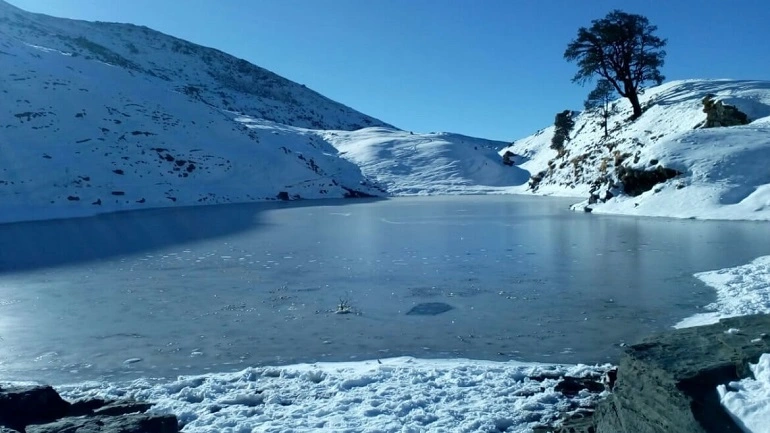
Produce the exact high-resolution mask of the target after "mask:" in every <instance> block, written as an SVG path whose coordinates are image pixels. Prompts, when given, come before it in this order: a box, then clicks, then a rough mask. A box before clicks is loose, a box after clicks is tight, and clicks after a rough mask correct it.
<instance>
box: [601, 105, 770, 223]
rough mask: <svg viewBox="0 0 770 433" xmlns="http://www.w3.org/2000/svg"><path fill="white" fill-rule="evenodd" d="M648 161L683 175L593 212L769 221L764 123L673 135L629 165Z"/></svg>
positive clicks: (769, 133) (769, 155)
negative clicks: (654, 161) (655, 162)
mask: <svg viewBox="0 0 770 433" xmlns="http://www.w3.org/2000/svg"><path fill="white" fill-rule="evenodd" d="M763 120H764V119H763ZM653 160H657V161H659V163H660V164H661V165H662V166H664V167H667V168H672V169H675V170H678V171H680V172H682V173H684V175H683V176H682V177H681V179H679V178H678V179H674V180H670V181H668V182H666V183H664V184H660V185H658V186H657V187H655V188H653V189H652V190H650V191H648V192H646V193H644V194H642V195H640V196H638V197H628V196H621V197H618V198H616V199H613V200H610V201H609V202H607V203H601V204H597V205H596V206H595V207H594V212H596V213H611V214H616V213H617V214H627V215H648V216H665V217H677V218H697V219H724V220H770V171H768V170H767V166H768V164H769V163H770V123H766V122H765V123H761V124H756V125H755V124H751V125H746V126H736V127H731V128H712V129H698V130H693V131H688V132H686V133H683V134H678V135H674V136H672V137H671V138H670V139H668V140H661V141H658V142H657V143H654V144H651V145H648V146H645V147H643V148H642V149H641V150H640V151H639V162H638V163H637V164H631V166H633V167H634V168H640V169H641V168H644V165H645V164H649V161H653Z"/></svg>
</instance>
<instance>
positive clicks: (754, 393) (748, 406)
mask: <svg viewBox="0 0 770 433" xmlns="http://www.w3.org/2000/svg"><path fill="white" fill-rule="evenodd" d="M750 368H751V372H752V373H753V374H754V378H753V379H743V380H741V381H739V382H730V384H729V385H727V386H725V385H719V386H718V387H717V392H719V400H720V402H721V403H722V406H724V408H725V409H727V411H728V412H729V413H730V415H731V416H732V417H733V419H734V420H735V421H736V424H738V425H739V426H740V427H741V428H743V430H744V431H745V432H746V433H767V432H768V431H770V354H768V353H765V354H764V355H762V356H761V357H760V358H759V362H758V363H757V364H752V365H750Z"/></svg>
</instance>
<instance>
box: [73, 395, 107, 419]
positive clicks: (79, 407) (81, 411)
mask: <svg viewBox="0 0 770 433" xmlns="http://www.w3.org/2000/svg"><path fill="white" fill-rule="evenodd" d="M107 403H109V402H107V401H105V400H102V399H100V398H95V399H93V400H77V401H73V402H72V403H71V404H70V409H69V412H67V416H84V415H91V414H93V413H94V410H95V409H99V408H100V407H102V406H104V405H106V404H107Z"/></svg>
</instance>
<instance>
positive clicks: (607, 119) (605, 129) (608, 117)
mask: <svg viewBox="0 0 770 433" xmlns="http://www.w3.org/2000/svg"><path fill="white" fill-rule="evenodd" d="M607 114H609V113H608V112H606V111H605V114H604V138H607V137H609V136H610V132H609V131H607V124H608V123H610V116H608V115H607Z"/></svg>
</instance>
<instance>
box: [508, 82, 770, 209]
mask: <svg viewBox="0 0 770 433" xmlns="http://www.w3.org/2000/svg"><path fill="white" fill-rule="evenodd" d="M707 94H713V95H715V99H716V100H717V101H722V102H724V103H725V104H730V105H735V106H736V107H737V108H738V109H740V110H742V111H743V112H744V113H746V114H747V115H748V116H749V119H750V120H751V121H752V122H751V123H750V124H749V125H744V126H733V127H723V128H709V129H696V128H699V126H700V125H701V124H702V123H703V122H704V121H705V118H706V115H705V114H704V113H703V105H702V102H701V100H702V99H703V97H705V96H706V95H707ZM641 103H642V105H643V106H646V107H648V108H647V110H646V111H645V112H644V114H643V115H642V116H641V117H640V118H639V119H637V120H635V121H633V122H629V121H628V120H627V119H628V117H629V115H630V112H631V107H630V104H629V103H628V102H627V101H626V100H624V99H620V100H617V101H615V102H614V103H613V106H614V108H615V114H613V115H612V116H611V117H610V120H609V125H610V137H608V138H606V139H605V138H604V137H603V135H604V131H603V128H601V127H600V125H599V121H600V115H599V113H597V112H594V111H589V112H583V113H580V114H579V115H577V117H576V118H575V127H574V129H573V131H572V133H571V136H570V140H569V141H568V142H567V143H566V145H565V154H564V155H563V156H561V157H560V156H558V155H557V152H556V151H555V150H553V149H550V147H549V146H550V141H551V138H552V137H553V131H554V129H553V127H549V128H546V129H543V130H541V131H538V133H536V134H534V135H532V136H529V137H526V138H524V139H521V140H517V141H515V142H514V143H513V145H511V146H510V147H507V148H505V149H503V150H502V151H501V153H502V152H504V151H507V150H510V151H512V152H514V153H516V154H517V155H520V156H521V159H522V161H521V164H519V166H520V167H521V168H523V169H525V170H527V171H529V172H530V173H531V174H537V173H541V172H543V173H544V179H543V181H542V182H541V183H540V184H539V186H538V187H537V188H536V189H535V190H533V189H531V188H526V187H525V188H522V190H518V191H516V192H524V193H529V194H532V193H534V194H542V195H572V196H582V197H584V198H585V197H587V196H588V195H589V194H590V193H591V191H592V189H593V190H594V192H595V193H596V194H597V195H598V196H599V197H600V198H603V196H604V192H605V191H610V192H612V193H613V195H614V197H613V198H611V199H609V200H608V201H606V202H603V203H602V202H599V203H595V204H590V205H589V203H588V201H584V202H582V203H579V204H577V205H576V206H575V207H574V209H576V210H580V211H582V210H583V209H584V208H585V207H586V206H589V207H590V208H591V210H592V212H594V213H603V214H621V215H638V216H657V217H674V218H695V219H721V220H768V219H770V172H768V171H767V170H766V167H767V165H768V164H770V82H767V81H748V80H743V81H741V80H681V81H672V82H669V83H665V84H663V85H661V86H657V87H653V88H650V89H647V90H646V91H645V93H644V94H643V95H642V96H641ZM616 162H617V163H618V164H619V165H621V166H624V167H629V168H635V169H653V168H656V167H666V168H671V169H675V170H678V171H680V172H682V175H680V176H677V177H676V178H674V179H671V180H668V181H667V182H664V183H661V184H658V185H656V186H655V187H654V188H653V189H652V190H650V191H647V192H645V193H643V194H641V195H639V196H636V197H630V196H628V195H626V194H624V193H623V191H622V188H619V187H617V186H616V185H613V184H614V183H616V182H617V179H616V177H615V174H614V170H615V168H616ZM549 164H550V166H549ZM596 185H600V186H599V187H597V186H596Z"/></svg>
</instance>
